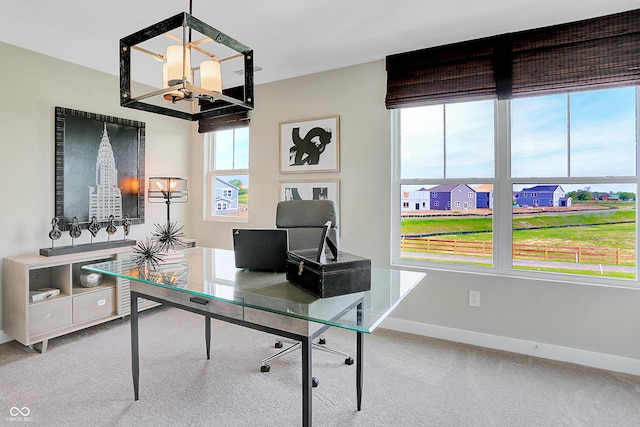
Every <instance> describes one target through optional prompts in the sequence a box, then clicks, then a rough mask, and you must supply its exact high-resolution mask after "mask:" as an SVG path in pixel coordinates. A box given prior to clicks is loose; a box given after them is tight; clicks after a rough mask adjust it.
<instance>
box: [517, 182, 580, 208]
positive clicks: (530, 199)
mask: <svg viewBox="0 0 640 427" xmlns="http://www.w3.org/2000/svg"><path fill="white" fill-rule="evenodd" d="M516 203H517V204H518V205H520V206H533V207H538V206H571V197H567V193H566V192H565V191H564V190H563V189H562V187H561V186H559V185H536V186H534V187H529V188H523V189H522V190H520V191H518V193H517V194H516Z"/></svg>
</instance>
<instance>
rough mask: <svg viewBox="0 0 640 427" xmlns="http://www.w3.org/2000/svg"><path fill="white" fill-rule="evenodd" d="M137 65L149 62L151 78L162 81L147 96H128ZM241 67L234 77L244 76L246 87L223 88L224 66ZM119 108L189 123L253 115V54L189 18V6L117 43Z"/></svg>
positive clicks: (240, 44)
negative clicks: (151, 63)
mask: <svg viewBox="0 0 640 427" xmlns="http://www.w3.org/2000/svg"><path fill="white" fill-rule="evenodd" d="M132 53H134V55H135V56H134V57H135V63H132ZM138 61H140V65H141V66H142V65H148V64H149V63H150V62H153V65H154V67H155V68H154V69H157V71H156V73H155V74H156V75H155V76H152V77H154V78H155V80H156V81H159V80H160V78H161V84H160V83H158V84H157V85H156V86H157V87H155V88H152V90H151V91H149V92H146V93H144V92H145V91H144V90H142V91H141V92H143V93H134V92H133V91H132V78H131V72H132V67H133V65H135V64H137V63H138ZM145 61H146V62H145ZM240 61H242V64H243V69H242V70H236V71H232V72H234V73H236V74H240V75H243V76H244V83H243V84H242V85H241V86H235V87H231V88H227V89H225V88H223V81H224V77H225V75H224V74H223V71H224V69H223V66H225V65H226V63H227V62H229V63H231V62H240ZM236 68H237V67H236ZM227 69H228V67H227ZM139 87H143V86H142V85H140V86H139ZM144 87H145V89H148V85H145V86H144ZM136 88H138V85H136ZM139 92H140V91H139ZM120 105H121V106H123V107H128V108H135V109H138V110H144V111H149V112H152V113H157V114H162V115H166V116H171V117H177V118H180V119H185V120H191V121H195V120H203V119H209V118H214V117H222V116H228V115H231V114H238V113H246V112H247V111H249V110H252V109H253V50H252V49H251V48H249V47H247V46H245V45H244V44H242V43H240V42H238V41H237V40H234V39H233V38H231V37H229V36H227V35H226V34H224V33H222V32H220V31H218V30H216V29H215V28H213V27H211V26H210V25H208V24H206V23H204V22H202V21H200V20H199V19H197V18H195V17H193V16H192V15H191V2H190V6H189V13H186V12H183V13H179V14H177V15H175V16H173V17H171V18H168V19H165V20H164V21H161V22H158V23H157V24H154V25H151V26H149V27H147V28H144V29H142V30H140V31H138V32H136V33H133V34H131V35H129V36H127V37H124V38H122V39H120Z"/></svg>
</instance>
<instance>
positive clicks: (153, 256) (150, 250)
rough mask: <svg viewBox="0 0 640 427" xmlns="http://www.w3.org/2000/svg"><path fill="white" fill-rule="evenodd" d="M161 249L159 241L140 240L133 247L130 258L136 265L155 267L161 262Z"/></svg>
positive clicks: (139, 266)
mask: <svg viewBox="0 0 640 427" xmlns="http://www.w3.org/2000/svg"><path fill="white" fill-rule="evenodd" d="M162 253H163V249H162V246H161V245H160V243H159V242H156V241H155V240H153V239H149V238H147V239H145V240H140V241H138V243H137V244H136V245H135V246H134V248H133V255H131V260H132V261H133V262H135V264H136V267H138V268H143V267H147V268H149V269H153V268H157V267H158V266H159V265H160V263H161V262H162Z"/></svg>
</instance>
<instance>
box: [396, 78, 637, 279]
mask: <svg viewBox="0 0 640 427" xmlns="http://www.w3.org/2000/svg"><path fill="white" fill-rule="evenodd" d="M635 88H636V106H637V107H636V175H635V177H629V176H625V177H609V176H602V177H600V176H599V177H563V178H558V177H539V178H530V177H527V178H523V177H516V178H513V177H512V176H511V141H510V136H511V135H510V134H511V130H510V108H511V107H510V105H511V101H510V100H497V99H496V100H494V114H495V120H494V127H495V129H494V130H495V132H494V137H495V141H494V159H495V163H494V167H495V174H494V178H489V179H488V178H480V179H475V178H472V179H469V178H462V179H457V178H439V179H402V178H401V152H400V147H401V145H400V112H401V109H393V110H390V121H391V144H392V156H391V159H392V160H391V161H392V165H391V175H392V176H391V180H392V194H391V198H392V199H391V224H392V225H391V241H390V244H391V259H390V264H391V266H393V267H410V268H415V269H422V270H439V271H453V272H466V273H481V274H489V275H499V276H507V277H519V278H528V279H538V280H539V279H546V280H550V281H555V282H562V283H578V284H588V285H606V286H617V287H630V288H638V287H639V286H640V265H639V262H638V260H639V259H640V254H639V252H640V251H639V247H640V226H638V225H639V224H640V221H639V213H638V211H639V210H640V208H639V206H640V199H639V198H638V197H637V198H636V277H635V279H617V278H611V277H597V276H586V275H584V276H582V275H574V274H568V273H555V272H547V271H531V270H521V269H515V268H513V266H512V242H513V233H512V232H513V228H512V220H513V218H512V212H513V207H512V189H513V186H514V184H522V183H527V184H531V185H544V184H558V183H559V182H558V181H559V180H560V181H561V184H581V185H589V184H593V185H595V184H609V183H610V184H627V183H628V184H635V185H636V191H637V193H636V195H637V196H638V195H640V147H639V145H640V85H637V86H635ZM600 89H601V88H593V90H600ZM470 101H473V100H470ZM456 102H457V101H456ZM444 183H447V184H468V185H471V186H473V185H475V184H493V190H494V196H493V201H494V202H493V265H492V266H483V267H478V266H473V265H468V264H454V263H438V262H434V261H428V260H420V261H418V260H410V259H403V258H401V257H400V255H401V254H400V244H399V242H400V234H401V219H402V217H401V209H400V206H401V199H402V192H401V189H402V186H403V185H421V186H424V185H429V184H433V185H439V184H444Z"/></svg>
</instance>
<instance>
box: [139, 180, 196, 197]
mask: <svg viewBox="0 0 640 427" xmlns="http://www.w3.org/2000/svg"><path fill="white" fill-rule="evenodd" d="M188 196H189V191H188V189H187V180H186V179H185V178H176V177H151V178H149V191H148V195H147V197H148V200H149V202H151V203H160V202H167V201H170V202H171V203H185V202H186V201H187V200H188Z"/></svg>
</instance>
